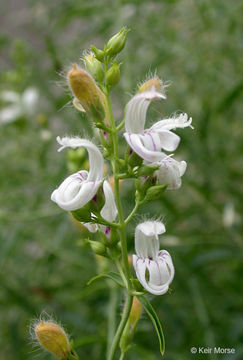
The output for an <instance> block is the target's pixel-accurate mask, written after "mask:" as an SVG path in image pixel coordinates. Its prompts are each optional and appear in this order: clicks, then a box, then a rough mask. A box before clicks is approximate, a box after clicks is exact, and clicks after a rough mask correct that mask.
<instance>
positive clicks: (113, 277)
mask: <svg viewBox="0 0 243 360" xmlns="http://www.w3.org/2000/svg"><path fill="white" fill-rule="evenodd" d="M101 278H108V279H111V280H113V281H114V282H115V283H116V284H117V285H119V286H121V287H124V284H123V282H122V279H121V277H120V275H119V274H117V273H115V272H113V271H110V272H108V273H106V274H99V275H96V276H94V277H92V278H91V279H90V280H89V281H88V282H87V285H90V284H92V282H94V281H96V280H99V279H101Z"/></svg>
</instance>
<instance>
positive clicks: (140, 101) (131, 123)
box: [125, 87, 165, 134]
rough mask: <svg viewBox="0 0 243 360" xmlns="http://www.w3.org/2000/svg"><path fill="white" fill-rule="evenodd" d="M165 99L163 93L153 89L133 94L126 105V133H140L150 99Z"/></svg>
mask: <svg viewBox="0 0 243 360" xmlns="http://www.w3.org/2000/svg"><path fill="white" fill-rule="evenodd" d="M158 99H165V95H163V94H161V93H159V92H157V91H155V89H154V87H153V88H152V89H151V90H150V91H144V92H142V93H139V94H137V95H135V96H134V97H133V98H132V99H131V100H130V101H129V102H128V104H127V106H126V114H125V128H126V132H128V133H135V134H138V133H141V132H143V130H144V126H145V121H146V113H147V109H148V106H149V104H150V102H151V101H152V100H158Z"/></svg>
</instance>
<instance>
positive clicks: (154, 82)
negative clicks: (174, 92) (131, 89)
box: [138, 76, 163, 93]
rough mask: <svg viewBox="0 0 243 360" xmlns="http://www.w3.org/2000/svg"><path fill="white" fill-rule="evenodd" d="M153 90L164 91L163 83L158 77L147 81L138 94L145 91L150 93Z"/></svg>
mask: <svg viewBox="0 0 243 360" xmlns="http://www.w3.org/2000/svg"><path fill="white" fill-rule="evenodd" d="M152 88H154V89H155V90H156V91H158V92H162V90H163V83H162V81H161V80H160V79H159V78H158V76H156V77H154V78H152V79H149V80H147V81H145V82H144V83H143V84H142V85H141V86H140V87H139V89H138V93H141V92H144V91H149V90H151V89H152Z"/></svg>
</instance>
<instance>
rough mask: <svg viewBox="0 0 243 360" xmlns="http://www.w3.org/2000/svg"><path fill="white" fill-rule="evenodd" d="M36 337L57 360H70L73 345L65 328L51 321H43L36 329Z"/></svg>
mask: <svg viewBox="0 0 243 360" xmlns="http://www.w3.org/2000/svg"><path fill="white" fill-rule="evenodd" d="M34 332H35V336H36V339H37V340H38V342H39V343H40V345H41V346H42V347H43V348H44V349H45V350H47V351H49V352H50V353H52V354H53V355H54V356H56V358H57V359H60V360H63V359H68V358H69V357H68V354H71V351H72V350H71V345H70V342H69V340H68V337H67V335H66V333H65V331H64V330H63V328H62V327H61V326H59V325H57V324H56V323H54V322H51V321H43V320H42V321H41V322H40V323H39V324H37V325H36V326H35V328H34Z"/></svg>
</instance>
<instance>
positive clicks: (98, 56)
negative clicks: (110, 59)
mask: <svg viewBox="0 0 243 360" xmlns="http://www.w3.org/2000/svg"><path fill="white" fill-rule="evenodd" d="M90 49H91V50H92V51H93V53H94V55H95V57H96V59H97V60H99V61H101V62H103V61H104V56H105V52H104V51H103V50H100V49H97V48H96V47H95V46H93V45H91V46H90Z"/></svg>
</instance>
